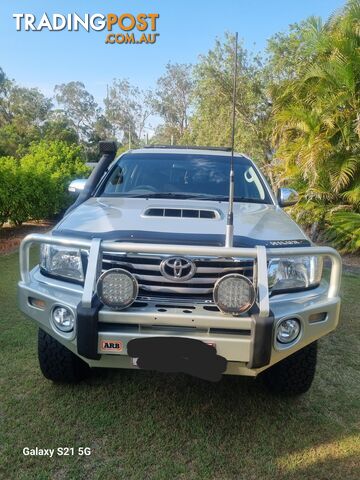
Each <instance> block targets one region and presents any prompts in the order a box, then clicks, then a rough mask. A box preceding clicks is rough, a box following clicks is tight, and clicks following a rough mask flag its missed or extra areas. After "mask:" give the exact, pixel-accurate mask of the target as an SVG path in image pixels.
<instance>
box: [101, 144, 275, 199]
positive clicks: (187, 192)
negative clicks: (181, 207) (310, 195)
mask: <svg viewBox="0 0 360 480" xmlns="http://www.w3.org/2000/svg"><path fill="white" fill-rule="evenodd" d="M229 170H230V157H228V156H221V155H200V154H196V155H193V154H167V153H161V154H155V153H149V154H126V155H124V156H122V157H121V158H120V159H119V160H118V162H117V164H116V165H115V167H114V168H113V169H112V171H111V172H110V174H109V176H108V178H107V179H106V182H105V185H104V186H103V187H102V189H101V196H124V197H144V198H148V197H156V198H170V197H173V198H197V199H204V200H207V199H212V200H225V201H226V200H228V196H229ZM234 171H235V201H249V202H256V203H271V199H270V197H269V194H268V191H267V190H266V188H265V185H264V183H263V181H262V179H261V177H260V176H259V175H258V173H257V171H256V169H255V168H254V166H253V164H252V163H251V162H250V161H249V160H248V159H247V158H245V157H235V158H234Z"/></svg>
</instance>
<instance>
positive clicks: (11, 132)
mask: <svg viewBox="0 0 360 480" xmlns="http://www.w3.org/2000/svg"><path fill="white" fill-rule="evenodd" d="M51 107H52V102H51V100H50V99H48V98H46V97H45V96H44V95H43V94H42V93H41V92H40V91H39V90H38V89H36V88H23V87H19V86H18V85H16V83H15V82H14V81H13V80H9V79H8V78H7V77H6V75H5V74H4V72H3V70H1V69H0V155H9V156H13V155H16V156H19V155H21V154H22V153H23V152H24V151H26V149H27V148H28V147H29V145H30V144H31V142H33V141H37V140H39V139H40V138H41V128H42V125H43V123H44V121H45V120H46V118H47V116H48V114H49V112H50V110H51Z"/></svg>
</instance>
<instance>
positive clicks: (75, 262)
mask: <svg viewBox="0 0 360 480" xmlns="http://www.w3.org/2000/svg"><path fill="white" fill-rule="evenodd" d="M40 267H41V268H43V269H44V270H45V271H46V272H47V273H49V274H51V275H55V276H57V277H63V278H69V279H72V280H78V281H81V282H83V281H84V269H83V265H82V261H81V253H80V250H79V249H78V248H73V247H61V246H60V245H48V244H42V245H41V247H40Z"/></svg>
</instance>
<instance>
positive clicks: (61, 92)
mask: <svg viewBox="0 0 360 480" xmlns="http://www.w3.org/2000/svg"><path fill="white" fill-rule="evenodd" d="M55 98H56V101H57V102H58V104H59V105H60V106H62V107H63V113H64V115H65V116H66V117H67V118H68V119H69V120H70V121H71V123H72V125H73V126H74V128H75V130H76V133H77V135H78V137H79V139H80V140H81V141H83V142H86V141H87V140H88V138H89V136H90V135H91V132H92V129H93V126H94V123H95V122H96V119H97V115H98V114H99V107H98V105H97V103H96V102H95V99H94V97H93V95H91V93H89V92H88V91H87V90H86V89H85V85H84V84H83V83H82V82H69V83H63V84H61V85H56V86H55Z"/></svg>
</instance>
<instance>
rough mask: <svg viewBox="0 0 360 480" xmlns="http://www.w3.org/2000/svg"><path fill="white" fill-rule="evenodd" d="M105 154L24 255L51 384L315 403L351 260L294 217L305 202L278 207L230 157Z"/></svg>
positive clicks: (283, 198) (239, 158) (239, 159)
mask: <svg viewBox="0 0 360 480" xmlns="http://www.w3.org/2000/svg"><path fill="white" fill-rule="evenodd" d="M100 150H101V152H102V157H101V159H100V160H99V162H98V163H97V165H96V167H95V168H94V170H93V171H92V173H91V175H90V177H89V178H88V179H87V180H82V179H78V180H74V181H73V182H72V183H71V184H70V187H69V191H72V192H73V193H74V194H77V195H78V196H77V199H76V200H75V202H74V204H73V205H72V206H71V207H70V208H69V209H68V211H67V212H66V213H65V215H64V217H63V218H62V220H61V221H60V222H59V223H58V224H57V225H56V226H55V227H54V228H53V229H52V230H51V232H49V233H48V234H31V235H28V236H27V237H25V239H24V240H23V242H22V244H21V248H20V270H21V280H20V282H19V284H18V294H19V305H20V309H21V310H22V311H23V312H24V313H25V314H26V315H27V316H28V317H30V318H31V319H32V320H34V321H35V323H36V324H37V326H38V327H39V331H38V356H39V362H40V368H41V370H42V372H43V374H44V375H45V377H46V378H48V379H51V380H53V381H57V382H74V381H79V380H81V379H83V378H85V377H86V376H87V375H88V374H89V372H90V370H91V368H92V367H102V368H127V369H147V370H155V371H161V372H185V373H188V374H190V375H193V376H197V377H200V378H203V379H206V380H210V381H217V380H219V379H220V378H221V376H222V374H230V375H246V376H252V377H256V376H259V377H261V378H262V379H263V381H264V384H265V385H266V386H267V387H268V388H269V389H270V390H271V391H273V392H277V393H281V394H294V395H296V394H301V393H304V392H306V391H307V390H308V389H309V387H310V385H311V383H312V380H313V378H314V374H315V367H316V358H317V340H318V339H319V338H321V337H323V336H324V335H326V334H328V333H329V332H331V331H332V330H334V329H335V328H336V326H337V323H338V320H339V311H340V297H339V287H340V278H341V260H340V257H339V254H338V253H337V252H336V251H335V250H334V249H332V248H330V247H327V246H315V245H314V244H313V243H312V242H311V241H310V239H309V238H308V237H307V236H306V235H305V234H304V232H303V231H302V230H301V229H300V227H299V226H298V225H297V224H296V223H295V222H294V221H293V220H292V219H291V218H290V216H289V215H288V214H287V213H286V212H285V211H284V207H287V206H290V205H293V204H294V203H296V201H297V200H298V196H297V194H296V192H295V191H294V190H292V189H289V188H280V189H279V190H278V191H277V192H276V194H274V192H273V191H272V189H271V188H270V187H269V184H268V182H267V181H266V179H265V177H264V176H263V175H262V173H261V172H260V171H259V169H258V168H257V166H256V165H255V163H254V162H253V161H252V160H251V159H249V158H248V157H247V156H246V155H243V154H237V153H236V154H233V152H231V151H230V149H226V148H223V149H222V148H212V147H203V148H198V147H176V146H172V147H167V146H152V147H149V148H141V149H135V150H129V151H127V152H125V153H123V154H122V155H120V156H116V145H115V144H114V143H113V142H101V145H100ZM231 159H232V161H233V186H234V188H233V197H232V198H231V202H230V193H229V170H230V160H231ZM230 203H231V204H232V205H231V208H232V212H231V214H232V215H233V231H232V233H231V235H232V236H231V239H230V240H231V241H230V243H229V241H228V242H227V241H226V234H227V218H228V211H229V208H230ZM228 240H229V239H228ZM34 245H38V246H40V260H39V264H38V265H36V266H35V267H34V268H32V269H30V267H29V264H30V262H29V252H30V248H31V247H32V246H34ZM324 260H326V262H327V263H326V265H327V266H328V267H329V269H328V268H326V269H323V265H324Z"/></svg>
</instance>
